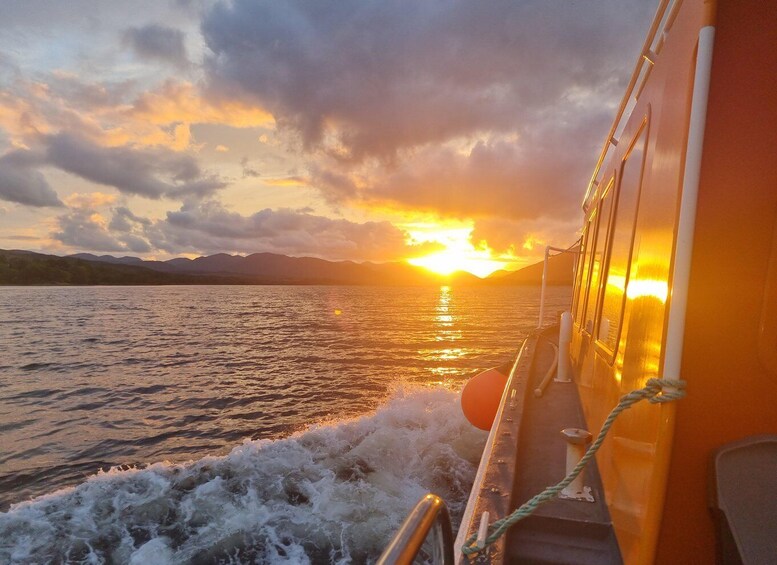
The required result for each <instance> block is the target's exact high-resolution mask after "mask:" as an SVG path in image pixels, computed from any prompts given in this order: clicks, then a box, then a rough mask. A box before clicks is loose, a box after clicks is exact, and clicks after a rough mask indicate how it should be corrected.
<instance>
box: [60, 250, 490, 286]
mask: <svg viewBox="0 0 777 565" xmlns="http://www.w3.org/2000/svg"><path fill="white" fill-rule="evenodd" d="M72 257H77V258H80V259H85V260H88V261H98V262H106V263H111V264H116V263H129V262H130V261H131V260H132V259H137V258H134V257H121V258H117V257H112V256H110V255H102V256H96V255H91V254H89V253H79V254H77V255H73V256H72ZM137 260H138V261H140V263H136V262H134V261H133V262H132V264H138V265H142V266H143V267H147V268H149V269H153V270H157V271H163V272H169V273H181V274H184V273H185V274H190V275H222V276H227V275H229V276H240V277H247V278H249V279H254V278H256V277H260V278H262V279H264V280H271V281H272V282H273V283H274V284H357V285H397V286H398V285H402V286H415V285H439V284H448V283H455V284H457V285H473V284H478V283H480V282H481V279H480V278H478V277H476V276H475V275H472V274H470V273H465V272H458V273H454V274H452V275H450V276H447V277H443V276H441V275H436V274H434V273H431V272H429V271H427V270H426V269H423V268H421V267H414V266H413V265H409V264H408V263H404V262H401V263H354V262H353V261H336V262H335V261H325V260H324V259H316V258H314V257H288V256H286V255H278V254H276V253H253V254H251V255H248V256H246V257H243V256H240V255H228V254H226V253H217V254H215V255H208V256H206V257H197V258H196V259H186V258H176V259H170V260H168V261H143V260H141V259H137Z"/></svg>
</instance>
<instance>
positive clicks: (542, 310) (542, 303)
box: [537, 245, 550, 328]
mask: <svg viewBox="0 0 777 565" xmlns="http://www.w3.org/2000/svg"><path fill="white" fill-rule="evenodd" d="M549 255H550V245H548V246H547V247H545V263H544V264H543V265H542V290H541V291H540V319H539V321H538V322H537V327H538V328H541V327H542V322H543V320H544V319H545V278H546V277H547V275H548V256H549Z"/></svg>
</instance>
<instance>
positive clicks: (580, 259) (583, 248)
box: [572, 221, 592, 324]
mask: <svg viewBox="0 0 777 565" xmlns="http://www.w3.org/2000/svg"><path fill="white" fill-rule="evenodd" d="M591 229H592V228H591V222H590V221H589V222H588V223H587V224H586V226H585V230H584V231H583V237H582V239H581V240H580V249H579V250H578V256H577V269H576V270H575V294H574V304H573V305H572V317H573V319H574V320H575V321H576V322H577V323H578V324H579V323H580V322H581V320H580V317H581V314H580V312H581V309H580V303H581V302H582V301H583V297H584V296H585V295H584V292H585V282H586V279H585V276H586V273H585V266H586V265H587V262H586V253H588V240H589V239H590V237H591Z"/></svg>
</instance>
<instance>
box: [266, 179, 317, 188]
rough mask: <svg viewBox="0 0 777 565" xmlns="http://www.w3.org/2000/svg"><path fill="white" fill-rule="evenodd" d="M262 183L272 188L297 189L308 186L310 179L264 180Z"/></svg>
mask: <svg viewBox="0 0 777 565" xmlns="http://www.w3.org/2000/svg"><path fill="white" fill-rule="evenodd" d="M262 182H264V184H267V185H270V186H280V187H295V186H308V183H309V181H308V179H306V178H303V177H279V178H273V179H264V180H263V181H262Z"/></svg>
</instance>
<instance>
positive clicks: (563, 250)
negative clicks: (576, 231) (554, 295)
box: [537, 240, 581, 329]
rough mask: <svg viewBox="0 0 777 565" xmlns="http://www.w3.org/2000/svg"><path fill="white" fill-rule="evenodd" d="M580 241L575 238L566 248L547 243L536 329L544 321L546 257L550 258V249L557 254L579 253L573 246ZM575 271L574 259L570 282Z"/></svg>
mask: <svg viewBox="0 0 777 565" xmlns="http://www.w3.org/2000/svg"><path fill="white" fill-rule="evenodd" d="M580 241H581V240H577V241H576V242H574V243H573V244H572V245H570V246H569V247H566V248H563V247H552V246H550V245H548V246H547V247H546V248H545V263H544V264H543V265H542V290H540V319H539V320H538V321H537V328H538V329H539V328H541V327H542V324H543V323H544V321H545V287H546V286H547V283H546V280H545V279H546V278H547V276H548V259H550V252H551V251H556V252H557V253H558V254H559V255H560V254H561V253H573V254H575V255H577V254H578V253H580V248H579V247H578V248H577V249H575V247H577V246H578V245H579V244H580ZM576 271H577V261H575V262H574V263H573V268H572V282H573V283H574V281H575V279H576V278H577V277H576V274H577V273H576Z"/></svg>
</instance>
